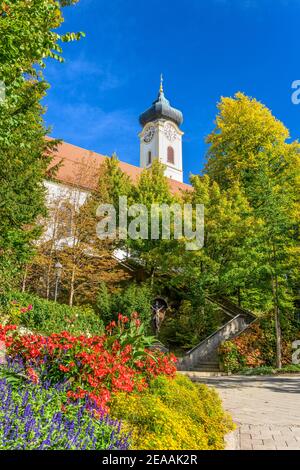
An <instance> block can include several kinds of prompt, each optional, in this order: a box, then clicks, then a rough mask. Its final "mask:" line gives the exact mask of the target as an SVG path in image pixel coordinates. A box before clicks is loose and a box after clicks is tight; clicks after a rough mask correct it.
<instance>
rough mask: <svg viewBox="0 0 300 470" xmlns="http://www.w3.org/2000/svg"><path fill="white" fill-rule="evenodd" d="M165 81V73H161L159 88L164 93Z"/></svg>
mask: <svg viewBox="0 0 300 470" xmlns="http://www.w3.org/2000/svg"><path fill="white" fill-rule="evenodd" d="M163 83H164V77H163V74H162V73H161V74H160V88H159V92H160V93H163V92H164V86H163Z"/></svg>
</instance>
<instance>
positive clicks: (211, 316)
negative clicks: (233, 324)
mask: <svg viewBox="0 0 300 470" xmlns="http://www.w3.org/2000/svg"><path fill="white" fill-rule="evenodd" d="M193 300H194V302H192V301H190V300H184V301H183V302H182V303H181V305H180V307H179V308H178V309H176V310H175V311H174V310H173V311H172V312H171V314H169V315H168V316H167V318H166V319H165V320H164V322H163V324H162V327H161V330H160V333H159V339H160V341H161V342H162V343H163V344H165V345H168V346H169V347H170V348H171V349H172V350H177V349H180V350H188V349H191V348H193V347H194V346H195V345H196V344H198V343H199V342H200V341H202V340H203V339H205V338H206V337H207V336H209V335H210V334H211V333H213V332H214V331H216V330H217V329H218V328H219V327H220V326H221V325H222V323H224V321H226V320H224V318H223V314H222V312H221V311H220V310H219V309H218V308H216V307H215V306H214V305H212V304H211V303H209V302H199V303H198V302H197V301H195V300H196V299H193ZM197 300H198V299H197Z"/></svg>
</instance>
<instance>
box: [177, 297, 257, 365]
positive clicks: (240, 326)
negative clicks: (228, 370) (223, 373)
mask: <svg viewBox="0 0 300 470" xmlns="http://www.w3.org/2000/svg"><path fill="white" fill-rule="evenodd" d="M207 300H208V301H209V302H211V303H214V304H216V305H218V307H220V308H221V309H222V310H223V311H224V312H225V313H226V314H227V315H229V316H230V317H231V319H230V320H229V321H228V322H227V323H225V325H223V326H222V327H221V328H219V329H218V330H217V331H215V332H214V333H213V334H212V335H210V336H208V338H206V339H204V340H203V341H201V342H200V343H199V344H198V345H197V346H195V347H194V348H192V349H191V350H190V351H188V352H187V353H186V354H185V355H184V356H183V357H182V358H180V359H179V361H178V364H177V369H178V370H179V371H191V372H199V373H200V372H203V373H217V372H218V371H219V361H218V347H219V346H220V344H221V343H223V342H224V341H227V340H230V339H232V338H235V337H237V336H239V335H240V334H241V333H242V332H243V331H245V329H246V328H248V327H249V326H250V325H251V324H252V323H253V322H254V321H255V319H256V317H255V316H254V315H253V313H252V312H250V311H249V310H245V309H243V308H241V307H239V306H238V305H235V304H234V303H233V302H231V301H230V300H229V299H227V298H225V297H218V298H215V297H208V298H207Z"/></svg>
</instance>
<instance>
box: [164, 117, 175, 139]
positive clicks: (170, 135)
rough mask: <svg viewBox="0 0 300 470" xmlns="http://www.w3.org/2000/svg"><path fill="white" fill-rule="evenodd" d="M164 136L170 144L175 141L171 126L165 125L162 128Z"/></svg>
mask: <svg viewBox="0 0 300 470" xmlns="http://www.w3.org/2000/svg"><path fill="white" fill-rule="evenodd" d="M164 134H165V136H166V137H167V139H168V140H169V141H170V142H173V141H174V140H175V139H176V135H177V132H176V129H175V127H174V126H172V124H170V123H168V122H167V123H166V124H165V127H164Z"/></svg>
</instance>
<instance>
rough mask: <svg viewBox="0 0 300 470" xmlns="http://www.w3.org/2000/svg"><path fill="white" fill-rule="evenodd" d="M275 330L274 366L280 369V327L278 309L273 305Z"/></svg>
mask: <svg viewBox="0 0 300 470" xmlns="http://www.w3.org/2000/svg"><path fill="white" fill-rule="evenodd" d="M275 331H276V367H277V369H281V368H282V358H281V355H282V354H281V327H280V317H279V309H278V307H277V306H275Z"/></svg>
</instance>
